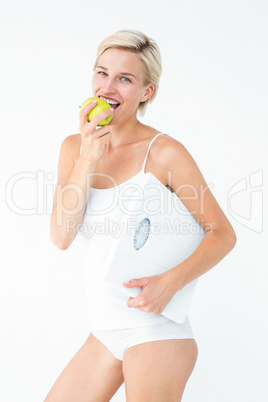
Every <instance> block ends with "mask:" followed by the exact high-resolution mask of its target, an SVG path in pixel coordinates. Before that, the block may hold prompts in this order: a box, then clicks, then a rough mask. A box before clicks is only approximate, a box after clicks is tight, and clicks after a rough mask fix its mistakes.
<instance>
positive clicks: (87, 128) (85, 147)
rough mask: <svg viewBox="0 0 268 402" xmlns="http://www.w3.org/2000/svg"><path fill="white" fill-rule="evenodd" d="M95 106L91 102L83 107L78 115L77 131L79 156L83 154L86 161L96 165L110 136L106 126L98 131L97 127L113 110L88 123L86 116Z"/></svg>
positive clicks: (104, 112) (107, 110)
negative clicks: (80, 141) (80, 149)
mask: <svg viewBox="0 0 268 402" xmlns="http://www.w3.org/2000/svg"><path fill="white" fill-rule="evenodd" d="M95 106H96V102H95V103H94V101H92V102H90V103H88V104H87V105H86V106H85V107H83V109H81V110H80V113H79V121H80V122H79V130H80V134H81V140H82V152H81V155H82V154H83V156H84V157H85V159H86V160H88V161H91V162H93V163H97V162H98V161H99V159H100V158H101V157H102V155H103V153H104V149H105V145H106V143H107V142H108V141H109V139H110V138H111V135H112V133H111V132H110V127H109V125H108V124H107V125H105V126H103V127H102V128H98V129H97V126H98V124H99V123H100V122H101V121H102V120H104V119H106V118H107V117H108V116H110V115H111V114H112V113H113V109H112V110H111V109H106V110H104V111H103V112H101V113H99V114H97V115H96V116H94V117H93V119H92V120H91V121H90V122H89V121H88V119H87V115H88V114H89V112H90V111H91V110H92V109H93V108H94V107H95Z"/></svg>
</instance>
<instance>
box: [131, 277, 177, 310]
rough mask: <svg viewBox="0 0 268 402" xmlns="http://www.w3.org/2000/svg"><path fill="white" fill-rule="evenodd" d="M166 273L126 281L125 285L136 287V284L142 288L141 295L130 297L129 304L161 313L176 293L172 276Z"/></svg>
mask: <svg viewBox="0 0 268 402" xmlns="http://www.w3.org/2000/svg"><path fill="white" fill-rule="evenodd" d="M167 272H168V271H167ZM165 274H166V273H164V274H161V275H153V276H148V277H145V278H139V279H132V280H130V281H129V282H127V283H124V286H125V287H127V288H134V287H136V286H139V287H141V288H142V292H141V294H140V295H139V296H137V297H130V298H129V299H128V302H127V306H128V307H135V308H138V309H139V310H141V311H145V312H147V313H152V314H156V315H159V314H161V313H162V311H163V310H164V308H165V307H166V305H167V304H168V303H169V302H170V300H171V299H172V297H173V296H174V294H175V293H176V289H175V288H174V286H173V282H172V281H171V276H169V275H165Z"/></svg>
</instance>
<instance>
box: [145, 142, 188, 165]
mask: <svg viewBox="0 0 268 402" xmlns="http://www.w3.org/2000/svg"><path fill="white" fill-rule="evenodd" d="M152 154H153V156H154V157H155V158H156V159H157V160H158V163H159V164H160V165H162V166H163V167H169V168H172V166H173V165H174V164H175V165H177V166H178V164H182V163H187V164H188V163H195V162H194V159H193V157H192V155H191V154H190V152H189V151H188V150H187V149H186V147H185V146H184V145H183V144H182V143H181V142H180V141H178V140H176V139H175V138H173V137H171V136H169V135H168V134H164V135H160V136H159V137H158V138H156V140H155V141H154V143H153V144H152Z"/></svg>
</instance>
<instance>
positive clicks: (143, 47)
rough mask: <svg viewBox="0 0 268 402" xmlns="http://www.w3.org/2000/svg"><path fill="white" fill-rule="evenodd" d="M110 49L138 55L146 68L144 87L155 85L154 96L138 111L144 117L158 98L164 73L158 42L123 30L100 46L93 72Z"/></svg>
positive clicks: (134, 31)
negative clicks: (149, 105)
mask: <svg viewBox="0 0 268 402" xmlns="http://www.w3.org/2000/svg"><path fill="white" fill-rule="evenodd" d="M110 48H116V49H125V50H129V51H132V52H134V53H136V54H137V56H138V57H139V59H140V60H141V62H142V64H143V66H144V81H143V85H144V86H148V85H150V84H152V85H154V87H155V89H154V92H153V94H152V95H151V96H150V98H149V99H147V101H145V102H140V104H139V107H138V110H139V114H140V115H141V116H143V115H144V113H145V110H146V107H147V104H148V102H152V101H153V100H154V98H155V97H156V94H157V91H158V88H159V80H160V76H161V73H162V62H161V54H160V50H159V47H158V45H157V44H156V42H155V41H154V40H153V39H151V38H149V37H148V36H146V35H145V34H144V33H142V32H140V31H136V30H131V29H122V30H120V31H117V32H115V33H114V34H113V35H110V36H108V37H107V38H105V39H104V40H103V41H102V42H101V43H100V44H99V46H98V49H97V59H96V61H95V64H94V68H93V70H95V68H96V66H97V65H98V62H99V58H100V56H101V54H102V53H103V52H104V51H105V50H107V49H110Z"/></svg>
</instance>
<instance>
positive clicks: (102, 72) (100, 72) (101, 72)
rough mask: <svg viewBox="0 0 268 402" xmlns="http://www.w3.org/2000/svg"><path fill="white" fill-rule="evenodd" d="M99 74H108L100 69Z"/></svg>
mask: <svg viewBox="0 0 268 402" xmlns="http://www.w3.org/2000/svg"><path fill="white" fill-rule="evenodd" d="M97 74H100V75H102V74H105V75H107V74H106V73H105V72H104V71H98V72H97Z"/></svg>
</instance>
